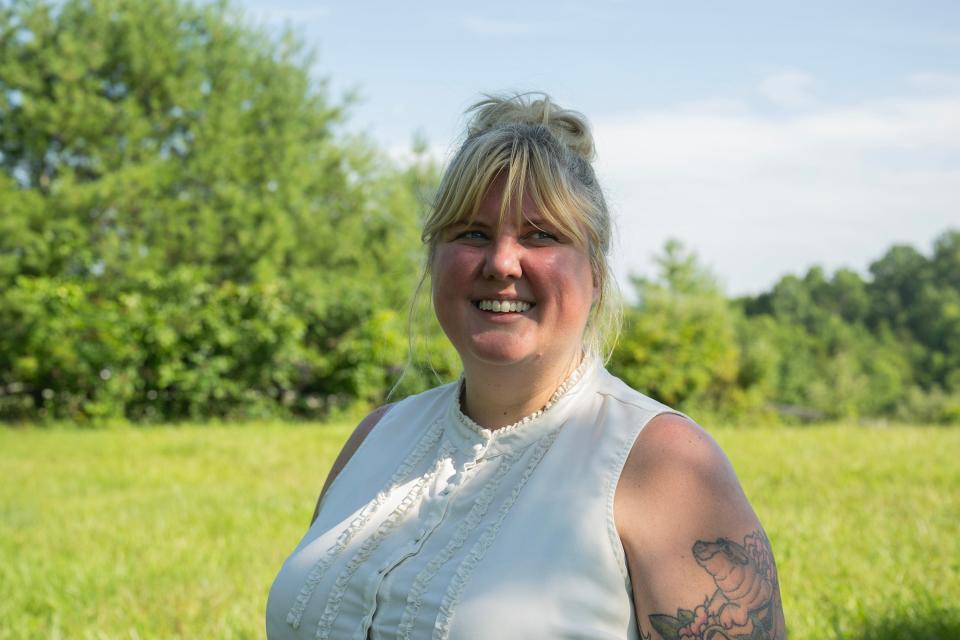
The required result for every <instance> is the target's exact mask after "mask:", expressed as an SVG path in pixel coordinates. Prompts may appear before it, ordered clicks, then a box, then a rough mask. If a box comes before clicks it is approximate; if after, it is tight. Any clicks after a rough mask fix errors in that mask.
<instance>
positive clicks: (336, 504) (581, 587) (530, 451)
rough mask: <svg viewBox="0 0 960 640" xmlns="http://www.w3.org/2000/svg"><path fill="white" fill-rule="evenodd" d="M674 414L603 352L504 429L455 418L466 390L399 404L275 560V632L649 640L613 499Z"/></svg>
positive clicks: (459, 639)
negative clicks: (659, 419)
mask: <svg viewBox="0 0 960 640" xmlns="http://www.w3.org/2000/svg"><path fill="white" fill-rule="evenodd" d="M665 412H671V413H677V412H675V411H673V410H672V409H670V408H669V407H667V406H665V405H663V404H661V403H659V402H657V401H655V400H652V399H651V398H648V397H647V396H644V395H643V394H641V393H639V392H637V391H634V390H633V389H631V388H629V387H627V386H626V385H625V384H624V383H623V382H622V381H620V380H619V379H618V378H615V377H614V376H612V375H610V374H609V373H608V372H607V371H606V370H605V369H604V368H603V366H602V365H600V364H599V363H598V362H596V361H595V360H587V361H586V362H585V363H584V365H582V366H581V368H580V370H578V371H577V372H576V373H575V374H574V375H573V376H571V378H570V379H569V380H568V381H567V382H565V383H564V385H563V386H562V387H561V389H560V390H559V393H558V395H556V396H555V397H554V400H552V401H551V405H550V406H548V408H547V409H546V410H544V411H543V412H538V414H534V415H533V416H530V417H528V418H525V419H524V420H522V421H520V422H519V423H517V424H515V425H511V426H509V427H504V428H501V429H497V430H495V431H490V430H487V429H483V428H481V427H479V426H478V425H477V424H476V423H474V422H473V421H471V420H470V419H469V418H467V417H466V416H464V415H463V414H462V413H461V412H460V408H459V383H453V384H449V385H445V386H442V387H438V388H436V389H432V390H430V391H427V392H425V393H422V394H419V395H416V396H412V397H410V398H407V399H405V400H403V401H401V402H399V403H397V404H396V405H395V406H394V407H393V408H391V409H390V410H389V411H388V412H387V413H386V415H384V417H383V418H382V419H381V420H380V422H379V423H378V424H377V425H376V427H374V429H373V430H372V431H371V432H370V434H369V435H368V436H367V438H366V439H365V440H364V441H363V443H362V444H361V445H360V447H359V448H358V449H357V451H356V452H355V453H354V455H353V457H352V458H351V459H350V461H349V462H348V463H347V465H346V466H345V467H344V468H343V470H342V471H341V472H340V474H339V475H338V476H337V478H336V479H335V480H334V482H333V484H332V485H331V486H330V488H329V489H328V491H327V493H326V495H325V496H324V498H323V502H322V504H321V509H320V513H319V515H318V517H317V520H316V521H315V522H314V523H313V525H312V526H311V527H310V529H309V531H307V533H306V535H305V536H304V538H303V540H301V541H300V544H299V545H298V546H297V548H296V549H295V550H294V551H293V553H292V554H291V555H290V557H289V558H288V559H287V561H286V562H285V563H284V565H283V567H282V568H281V569H280V573H279V574H278V575H277V577H276V580H275V581H274V583H273V586H272V587H271V589H270V596H269V600H268V604H267V636H268V637H269V638H270V639H271V640H280V639H285V638H321V639H322V638H335V639H347V638H350V639H354V640H366V639H368V638H369V639H371V640H385V639H387V638H390V639H393V638H405V639H421V638H433V639H436V640H441V639H443V640H445V639H451V640H480V639H484V640H491V639H496V640H510V639H513V638H517V639H520V638H523V639H525V640H530V639H532V638H584V639H587V638H589V639H600V638H605V639H606V638H609V639H614V638H616V639H623V638H638V632H637V624H636V620H635V618H634V612H633V600H632V597H631V586H630V578H629V576H628V574H627V568H626V563H625V558H624V552H623V547H622V546H621V544H620V538H619V536H618V534H617V530H616V527H615V525H614V520H613V498H614V491H615V489H616V486H617V481H618V480H619V478H620V473H621V470H622V469H623V465H624V462H625V461H626V458H627V455H628V454H629V452H630V450H631V448H632V446H633V443H634V440H635V439H636V437H637V435H638V434H639V433H640V430H641V429H643V427H644V425H646V424H647V423H648V422H649V421H650V419H651V418H653V417H654V416H656V415H658V414H660V413H665ZM681 415H682V414H681Z"/></svg>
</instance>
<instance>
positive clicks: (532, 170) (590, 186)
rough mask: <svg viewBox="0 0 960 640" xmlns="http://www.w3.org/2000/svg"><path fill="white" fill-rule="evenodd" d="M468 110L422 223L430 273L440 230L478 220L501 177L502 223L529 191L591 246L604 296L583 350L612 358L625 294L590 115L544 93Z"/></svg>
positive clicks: (547, 213)
mask: <svg viewBox="0 0 960 640" xmlns="http://www.w3.org/2000/svg"><path fill="white" fill-rule="evenodd" d="M467 114H470V115H471V117H470V119H469V121H468V124H467V129H466V135H465V137H464V139H463V142H462V143H461V145H460V147H459V149H458V150H457V152H456V153H455V154H454V156H453V159H452V160H451V161H450V163H449V165H448V166H447V168H446V170H445V171H444V173H443V177H442V179H441V181H440V186H439V189H438V191H437V194H436V197H435V199H434V203H433V207H432V210H431V212H430V213H429V215H428V216H427V219H426V221H425V222H424V226H423V233H422V235H421V238H422V240H423V242H424V244H425V245H426V246H427V265H426V268H425V271H424V278H426V275H427V273H428V272H429V270H430V269H431V267H432V264H433V258H434V254H435V252H436V247H437V244H438V243H439V241H440V237H441V235H442V232H443V231H444V230H445V229H446V228H448V227H450V226H452V225H454V224H458V223H461V222H463V221H465V220H471V219H473V218H474V217H475V216H476V215H477V213H478V211H479V208H480V203H481V201H482V199H483V197H484V196H485V195H486V193H487V191H488V190H489V189H490V187H491V185H492V184H493V183H494V181H496V180H497V179H499V178H501V177H502V178H503V179H504V189H503V198H502V201H501V204H500V220H499V221H500V223H501V224H502V223H503V221H504V219H505V217H506V216H507V214H508V212H509V211H510V210H511V205H513V208H512V210H513V211H515V212H516V215H518V216H520V215H522V207H521V206H520V203H522V202H523V198H524V194H525V193H528V194H529V196H530V198H531V200H532V201H533V203H534V204H535V205H536V207H537V209H538V210H539V212H540V213H541V214H542V215H543V217H544V219H545V220H546V221H547V222H549V223H550V224H551V225H553V226H555V227H556V228H557V229H558V230H559V231H560V232H561V233H563V234H564V235H566V236H567V237H568V238H571V239H572V240H573V241H574V242H575V243H576V244H577V245H579V246H580V247H581V248H583V249H584V250H585V251H586V252H587V253H588V255H589V257H590V265H591V269H592V271H593V277H594V279H595V281H596V282H597V286H598V292H599V295H598V296H597V300H596V302H595V303H594V304H593V306H592V308H591V310H590V316H589V318H588V320H587V328H586V331H585V333H584V340H583V342H584V349H585V350H586V351H587V352H588V353H591V354H594V355H597V356H599V357H601V358H603V359H606V358H608V357H609V354H610V351H611V350H612V348H613V344H614V343H615V342H616V338H617V334H618V333H619V329H620V317H621V310H620V296H619V291H618V290H617V286H616V282H615V280H614V278H613V274H612V272H611V269H610V264H609V262H608V254H609V251H610V238H611V233H612V231H611V220H610V212H609V211H608V209H607V204H606V200H605V199H604V197H603V192H602V190H601V189H600V185H599V183H598V182H597V177H596V174H595V173H594V171H593V166H592V165H591V162H592V160H593V159H594V156H595V151H594V145H593V136H592V134H591V133H590V127H589V125H588V124H587V120H586V118H585V117H584V116H583V115H582V114H580V113H577V112H576V111H570V110H567V109H563V108H561V107H560V106H559V105H557V104H556V103H554V102H553V100H552V99H551V98H550V96H548V95H547V94H545V93H519V94H513V95H486V96H485V97H484V99H483V100H481V101H480V102H477V103H476V104H474V105H473V106H472V107H470V108H469V109H468V110H467ZM584 231H585V233H584ZM422 283H423V280H422V279H421V286H422ZM419 289H420V287H419V286H418V290H419Z"/></svg>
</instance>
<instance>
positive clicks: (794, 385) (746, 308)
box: [611, 231, 960, 423]
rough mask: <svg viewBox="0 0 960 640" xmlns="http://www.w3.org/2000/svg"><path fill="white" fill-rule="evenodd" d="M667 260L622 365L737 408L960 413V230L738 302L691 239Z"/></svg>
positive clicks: (732, 414)
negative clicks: (928, 247) (926, 251)
mask: <svg viewBox="0 0 960 640" xmlns="http://www.w3.org/2000/svg"><path fill="white" fill-rule="evenodd" d="M659 262H660V271H661V276H660V277H659V278H658V279H656V280H654V281H650V280H643V279H635V280H634V285H635V287H636V290H637V294H638V298H639V304H638V305H637V306H636V307H635V308H632V309H630V310H629V312H628V323H627V326H626V329H625V332H624V335H623V336H622V337H621V340H620V342H619V345H618V347H617V349H616V351H615V353H614V356H613V361H612V363H611V369H613V370H614V371H616V372H617V373H618V374H619V375H620V376H621V377H623V378H624V379H625V380H626V381H627V382H629V383H631V384H633V385H634V386H636V387H637V388H639V389H645V390H647V391H648V392H649V393H650V394H651V395H654V396H655V397H657V398H659V399H661V400H663V401H664V402H667V403H668V404H674V405H676V406H678V407H682V408H685V409H688V410H690V411H693V412H697V411H709V412H713V413H714V414H719V415H720V416H723V417H726V418H728V419H732V420H737V419H744V418H750V419H777V420H780V419H782V420H790V421H795V420H799V421H812V420H825V419H837V418H843V419H849V418H876V419H893V420H898V421H906V422H929V423H958V422H960V231H948V232H945V233H943V234H942V235H941V236H940V237H939V238H937V240H936V242H935V243H934V251H933V255H931V256H926V255H923V254H922V253H920V252H918V251H917V250H916V249H914V248H912V247H909V246H895V247H893V248H891V249H890V250H889V251H887V253H886V254H885V255H883V256H882V257H881V258H880V259H879V260H877V261H875V262H873V263H872V264H871V265H870V268H869V277H867V278H866V279H865V278H863V277H861V276H860V275H859V274H857V273H856V272H855V271H851V270H849V269H840V270H838V271H836V272H835V273H833V274H832V275H831V276H828V275H827V274H826V273H824V271H823V269H821V268H820V267H813V268H811V269H810V270H809V271H808V272H807V274H806V275H805V276H803V277H802V278H801V277H797V276H793V275H790V276H786V277H784V278H781V279H780V281H779V282H777V283H776V284H775V285H774V286H773V288H772V289H771V290H770V291H769V292H766V293H762V294H760V295H758V296H756V297H744V298H738V299H735V300H728V299H726V298H725V297H724V296H723V295H722V293H721V292H720V290H719V289H718V288H717V286H716V284H715V282H714V280H713V279H712V277H711V276H710V274H708V273H706V272H705V271H704V270H703V269H702V268H701V267H699V266H698V264H697V262H696V260H695V259H694V257H693V256H692V255H689V254H684V252H683V250H682V248H681V247H680V246H679V244H678V243H676V242H671V243H668V245H667V248H666V251H665V252H664V254H663V256H661V258H660V259H659Z"/></svg>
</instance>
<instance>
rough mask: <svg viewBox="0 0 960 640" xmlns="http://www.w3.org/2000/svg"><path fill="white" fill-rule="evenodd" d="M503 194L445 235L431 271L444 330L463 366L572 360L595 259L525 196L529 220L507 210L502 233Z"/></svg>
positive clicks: (494, 193) (492, 193)
mask: <svg viewBox="0 0 960 640" xmlns="http://www.w3.org/2000/svg"><path fill="white" fill-rule="evenodd" d="M502 191H503V185H502V182H500V181H497V182H495V183H494V185H493V186H492V187H491V188H490V190H489V191H488V193H487V195H486V197H485V198H484V199H483V201H482V202H481V204H480V210H479V213H478V215H477V218H476V220H474V221H473V222H472V223H463V224H459V225H454V226H452V227H450V228H448V229H447V230H446V231H445V232H443V233H442V234H441V238H440V242H439V243H438V244H437V247H436V250H435V253H434V259H433V264H432V275H433V305H434V309H435V310H436V313H437V319H438V320H439V321H440V326H441V327H443V330H444V332H445V333H446V334H447V337H449V338H450V341H451V342H452V343H453V346H454V347H456V349H457V351H458V352H459V354H460V358H461V359H462V360H463V361H464V366H465V367H467V366H469V365H470V364H472V363H486V364H514V363H520V362H532V361H537V360H540V361H541V363H542V362H543V359H544V358H547V359H548V361H551V362H555V361H559V360H558V359H561V358H572V357H575V355H576V354H578V353H579V349H580V346H581V343H582V340H583V332H584V329H585V327H586V324H587V318H588V316H589V314H590V307H591V305H592V303H593V301H594V299H595V297H596V287H595V284H594V278H593V275H592V271H591V267H590V258H589V256H588V255H587V253H586V251H585V250H584V249H581V248H579V247H578V246H576V245H575V244H573V242H572V240H571V239H569V238H566V237H564V236H562V235H560V233H559V231H558V230H557V229H555V228H553V227H551V225H549V224H548V223H547V222H546V220H545V219H544V218H543V217H542V216H541V214H540V212H539V211H538V210H537V209H536V207H535V206H534V205H533V203H532V201H531V200H530V199H528V198H527V197H526V196H525V197H524V203H523V208H524V214H525V217H520V218H519V221H518V220H517V218H518V217H517V216H516V215H514V214H515V212H514V211H510V212H509V214H508V215H507V216H506V219H505V220H504V223H503V225H502V226H501V227H500V228H499V229H498V228H497V223H498V218H499V214H500V201H501V194H502ZM498 308H499V311H498V310H497V309H498Z"/></svg>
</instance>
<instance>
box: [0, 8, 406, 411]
mask: <svg viewBox="0 0 960 640" xmlns="http://www.w3.org/2000/svg"><path fill="white" fill-rule="evenodd" d="M311 65H312V57H311V56H310V55H309V53H308V52H306V51H305V50H304V48H303V46H302V44H301V43H300V42H299V41H298V40H297V39H296V38H295V37H293V36H292V35H291V34H290V33H283V34H279V35H272V34H270V33H267V32H264V31H259V30H256V29H253V28H251V27H249V26H247V25H246V24H245V23H244V22H243V19H242V16H240V15H239V14H238V13H236V12H235V11H234V10H233V9H231V8H230V6H229V5H228V4H226V3H222V2H220V3H213V4H203V5H194V4H190V3H187V2H184V1H181V0H156V1H155V2H139V1H138V0H66V1H64V2H55V1H53V0H38V1H31V2H27V1H23V2H19V1H18V2H13V3H5V4H3V5H2V7H0V123H2V124H0V169H2V172H0V203H2V204H0V207H2V211H0V390H2V392H3V393H2V394H0V416H3V415H6V416H8V417H11V416H27V417H29V416H54V417H71V418H83V417H91V416H93V417H109V416H127V417H130V418H149V419H173V418H180V417H185V416H193V417H200V416H205V415H261V414H264V413H276V412H278V411H279V412H280V413H290V412H294V413H308V414H309V413H316V412H318V411H322V410H324V409H329V408H330V407H335V406H342V405H346V404H350V403H351V402H371V401H375V400H377V399H378V398H379V397H382V395H383V394H384V393H385V390H386V389H385V387H386V388H388V387H389V385H390V375H392V374H390V373H389V372H390V371H393V370H394V369H396V368H397V367H398V366H399V365H402V362H403V360H404V357H402V356H398V355H397V353H395V350H393V351H390V353H389V355H386V354H384V353H379V354H367V355H366V356H364V355H362V354H361V355H360V356H351V358H352V359H353V360H356V358H357V357H360V358H363V357H369V358H375V357H383V358H385V359H386V360H385V361H383V362H379V361H374V362H373V364H372V365H371V366H373V367H379V368H380V370H382V371H383V372H385V373H384V374H383V375H382V376H381V377H380V378H379V379H377V380H371V379H370V376H361V377H360V378H356V377H351V376H345V375H344V370H345V368H347V367H350V366H354V365H355V364H356V363H352V362H351V361H350V358H347V359H346V360H345V356H344V355H343V354H344V352H345V351H348V350H347V349H345V346H344V344H345V341H347V342H348V341H349V340H350V339H351V337H350V336H351V335H354V334H356V332H358V331H360V332H361V333H362V332H363V331H365V329H364V327H365V326H366V325H367V323H375V324H376V323H382V322H383V318H382V317H381V316H380V315H378V313H379V310H382V309H393V310H396V312H397V313H399V314H400V315H402V311H399V310H400V309H402V307H403V306H404V304H405V302H406V300H407V298H408V296H409V293H410V292H411V291H412V289H413V286H414V284H415V282H416V272H417V265H418V261H419V257H418V255H419V254H418V244H419V243H418V238H417V227H418V225H417V216H418V211H419V203H418V202H417V201H416V198H415V197H414V196H413V195H412V194H411V192H410V171H414V172H416V171H417V170H418V169H416V168H414V169H411V170H404V169H402V168H398V167H396V166H394V165H393V164H392V163H391V162H389V161H387V160H386V159H385V158H384V157H383V156H382V155H381V154H379V153H378V152H377V151H376V150H375V149H374V148H373V147H372V146H371V145H370V144H369V143H368V142H366V141H365V140H363V139H362V138H359V137H350V136H348V135H346V134H345V133H343V132H342V131H341V125H342V123H343V122H344V117H345V108H346V106H347V105H345V104H336V103H335V102H333V101H332V100H331V99H330V98H329V96H328V94H327V90H326V84H325V82H323V81H316V80H314V79H313V77H312V75H311ZM394 324H396V323H394ZM401 324H402V323H401ZM390 326H393V325H392V324H391V325H390ZM394 330H395V331H401V329H394ZM395 338H396V336H394V337H391V338H389V340H393V341H394V342H395V341H396V340H395ZM400 339H401V340H402V334H400ZM389 340H388V341H389ZM398 358H399V363H398V362H396V360H397V359H398ZM367 364H370V363H367ZM358 366H359V365H358ZM358 380H363V382H358Z"/></svg>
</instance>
